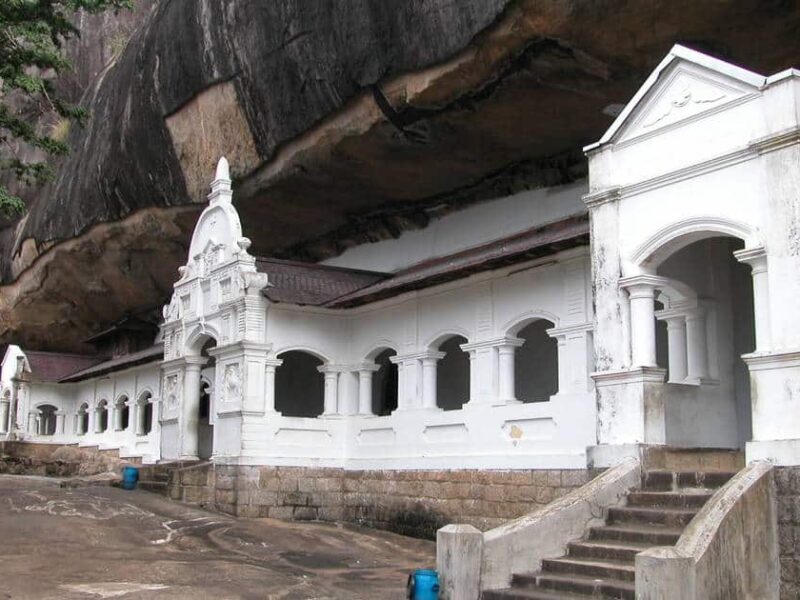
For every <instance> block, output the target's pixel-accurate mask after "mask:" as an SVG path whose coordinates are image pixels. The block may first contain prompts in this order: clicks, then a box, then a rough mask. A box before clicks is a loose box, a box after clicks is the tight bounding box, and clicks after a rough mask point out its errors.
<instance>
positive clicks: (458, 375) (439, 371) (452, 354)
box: [436, 335, 470, 410]
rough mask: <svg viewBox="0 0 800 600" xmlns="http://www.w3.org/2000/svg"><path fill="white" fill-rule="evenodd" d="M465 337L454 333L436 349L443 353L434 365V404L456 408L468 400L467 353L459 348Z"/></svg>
mask: <svg viewBox="0 0 800 600" xmlns="http://www.w3.org/2000/svg"><path fill="white" fill-rule="evenodd" d="M466 343H467V338H465V337H463V336H460V335H454V336H452V337H450V338H448V339H447V340H445V341H444V342H442V343H441V344H439V347H438V348H437V350H438V351H439V352H443V353H444V357H442V358H441V359H440V360H439V362H438V363H437V365H436V406H438V407H439V408H441V409H442V410H458V409H460V408H461V407H462V406H464V404H466V403H467V402H468V401H469V393H470V389H469V367H470V365H469V355H468V354H467V353H466V352H464V351H463V350H462V349H461V345H462V344H466Z"/></svg>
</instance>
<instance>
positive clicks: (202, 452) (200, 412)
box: [197, 339, 217, 460]
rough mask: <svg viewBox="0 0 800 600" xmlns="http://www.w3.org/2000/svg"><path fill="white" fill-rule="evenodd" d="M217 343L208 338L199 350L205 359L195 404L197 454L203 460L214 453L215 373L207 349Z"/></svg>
mask: <svg viewBox="0 0 800 600" xmlns="http://www.w3.org/2000/svg"><path fill="white" fill-rule="evenodd" d="M216 345H217V343H216V341H214V340H213V339H208V340H207V341H206V343H205V344H204V345H203V348H202V349H201V351H200V356H202V357H203V358H206V359H207V362H206V364H205V366H204V367H203V369H202V371H201V372H200V390H199V393H200V395H199V401H198V404H197V456H198V457H199V458H201V459H203V460H207V459H209V458H211V456H212V455H213V454H214V413H213V390H214V387H213V384H212V382H213V381H214V377H215V374H216V359H215V358H214V357H213V356H211V354H209V350H211V349H212V348H215V347H216Z"/></svg>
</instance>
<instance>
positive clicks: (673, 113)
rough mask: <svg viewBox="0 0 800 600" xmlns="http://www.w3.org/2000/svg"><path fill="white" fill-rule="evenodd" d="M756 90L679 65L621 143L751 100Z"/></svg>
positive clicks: (627, 126) (638, 114)
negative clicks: (743, 100)
mask: <svg viewBox="0 0 800 600" xmlns="http://www.w3.org/2000/svg"><path fill="white" fill-rule="evenodd" d="M755 91H756V90H755V89H753V88H751V87H748V86H745V85H741V84H739V82H736V81H734V80H731V79H730V78H727V77H724V76H720V75H719V74H718V73H710V72H708V71H707V70H704V69H699V68H697V67H696V66H695V65H690V64H677V65H675V67H674V68H673V69H672V72H671V73H670V74H669V75H667V76H666V77H665V78H664V81H663V82H661V83H660V85H659V86H657V87H656V88H654V89H653V90H651V92H650V94H648V97H647V98H646V99H645V100H644V101H643V102H642V103H641V104H640V105H639V106H638V107H637V110H636V111H635V112H634V113H633V114H632V115H631V118H630V119H629V121H628V122H627V123H626V124H625V126H623V127H622V128H621V130H620V133H619V137H618V142H625V141H627V140H631V139H635V138H638V137H640V136H643V135H647V134H650V133H653V132H655V131H657V130H661V129H664V128H668V127H670V126H674V125H678V124H680V123H682V122H689V121H693V120H695V119H696V118H697V117H702V116H703V115H704V114H705V113H711V112H716V111H717V110H719V109H723V108H724V107H726V106H729V105H731V104H732V103H736V102H737V101H739V100H742V99H744V98H746V97H750V96H752V95H753V93H754V92H755Z"/></svg>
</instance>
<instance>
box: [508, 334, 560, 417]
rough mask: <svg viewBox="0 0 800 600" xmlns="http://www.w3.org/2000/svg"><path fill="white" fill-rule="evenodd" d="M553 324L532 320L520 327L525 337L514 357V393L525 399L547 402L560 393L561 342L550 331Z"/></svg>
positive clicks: (517, 396) (519, 398) (520, 336)
mask: <svg viewBox="0 0 800 600" xmlns="http://www.w3.org/2000/svg"><path fill="white" fill-rule="evenodd" d="M552 327H554V324H553V323H551V322H550V321H547V320H545V319H536V320H534V321H531V322H530V323H528V324H527V325H525V326H524V327H522V328H521V329H519V330H518V331H517V334H516V337H518V338H520V339H521V340H523V343H522V345H521V346H520V347H519V348H517V352H516V357H515V360H514V393H515V396H516V398H517V400H521V401H522V402H547V401H548V400H550V396H554V395H555V394H557V393H558V342H557V341H556V340H555V339H553V338H551V337H550V336H549V335H547V330H548V329H551V328H552Z"/></svg>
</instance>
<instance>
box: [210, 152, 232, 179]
mask: <svg viewBox="0 0 800 600" xmlns="http://www.w3.org/2000/svg"><path fill="white" fill-rule="evenodd" d="M230 178H231V171H230V167H229V166H228V159H226V158H225V157H224V156H223V157H221V158H220V159H219V162H218V163H217V174H216V176H215V177H214V179H230Z"/></svg>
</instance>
